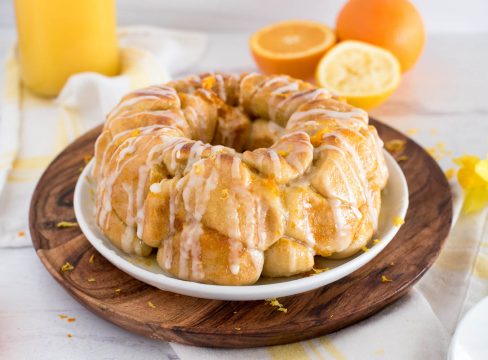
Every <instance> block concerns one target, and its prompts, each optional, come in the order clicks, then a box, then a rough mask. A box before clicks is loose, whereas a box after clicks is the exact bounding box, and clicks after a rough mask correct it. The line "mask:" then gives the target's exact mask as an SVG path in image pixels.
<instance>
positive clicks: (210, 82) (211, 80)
mask: <svg viewBox="0 0 488 360" xmlns="http://www.w3.org/2000/svg"><path fill="white" fill-rule="evenodd" d="M215 83H216V79H215V77H213V76H206V77H204V78H203V79H202V87H203V88H204V89H207V90H210V89H211V88H213V86H214V85H215Z"/></svg>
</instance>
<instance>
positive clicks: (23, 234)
mask: <svg viewBox="0 0 488 360" xmlns="http://www.w3.org/2000/svg"><path fill="white" fill-rule="evenodd" d="M17 235H18V236H20V237H23V236H25V231H22V230H21V231H19V232H18V233H17Z"/></svg>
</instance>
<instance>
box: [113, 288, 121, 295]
mask: <svg viewBox="0 0 488 360" xmlns="http://www.w3.org/2000/svg"><path fill="white" fill-rule="evenodd" d="M114 291H115V295H120V292H121V291H122V290H121V289H120V288H117V289H115V290H114Z"/></svg>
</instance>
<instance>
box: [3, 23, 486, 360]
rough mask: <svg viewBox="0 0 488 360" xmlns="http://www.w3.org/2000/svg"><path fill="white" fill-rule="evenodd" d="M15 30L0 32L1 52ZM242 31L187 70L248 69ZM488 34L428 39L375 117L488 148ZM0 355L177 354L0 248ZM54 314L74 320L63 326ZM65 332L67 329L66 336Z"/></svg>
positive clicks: (462, 145)
mask: <svg viewBox="0 0 488 360" xmlns="http://www.w3.org/2000/svg"><path fill="white" fill-rule="evenodd" d="M12 36H13V31H12V30H0V57H1V58H3V57H4V56H5V52H6V50H7V44H8V43H9V41H10V39H11V38H12ZM247 37H248V34H246V33H234V34H225V35H224V34H217V33H210V36H209V40H210V41H209V48H208V51H207V54H206V56H205V57H204V58H203V59H202V60H201V62H200V63H199V65H198V66H197V67H195V68H194V69H192V71H191V72H200V71H207V70H224V71H236V70H237V71H241V70H250V69H253V62H252V59H251V57H250V55H249V53H248V50H247ZM487 64H488V33H474V34H443V35H434V36H430V37H429V39H428V43H427V47H426V50H425V52H424V55H423V57H422V59H421V61H420V62H419V64H418V65H417V66H416V68H414V70H412V71H411V72H409V73H408V74H406V76H405V77H404V79H403V82H402V84H401V86H400V88H399V89H398V91H397V92H396V93H395V94H394V96H393V97H392V98H391V99H390V101H388V103H386V104H385V105H383V106H381V107H379V108H377V109H375V110H374V111H372V115H373V116H375V117H377V118H378V119H380V120H382V121H384V122H386V123H388V124H389V125H391V126H393V127H395V128H397V129H400V130H402V131H404V132H409V133H412V134H413V133H415V134H413V135H412V136H413V138H414V139H416V140H417V141H418V142H419V143H420V144H422V145H424V146H426V147H435V146H442V145H437V144H445V146H446V149H447V150H448V151H452V153H453V155H450V156H445V157H444V158H442V159H440V163H441V164H442V166H443V167H444V168H447V167H451V166H452V163H451V160H450V159H451V158H452V156H455V155H459V154H461V153H471V154H476V155H479V156H483V157H484V156H486V153H487V152H488V100H487V93H488V86H487V82H488V65H487ZM0 289H1V291H0V358H2V359H31V358H35V359H87V358H93V359H134V358H144V359H177V356H176V355H175V353H174V352H173V350H172V349H171V347H170V346H169V345H168V344H165V343H161V342H158V341H154V340H150V339H146V338H143V337H141V336H138V335H134V334H131V333H129V332H127V331H125V330H122V329H120V328H118V327H117V326H115V325H112V324H111V323H108V322H106V321H105V320H103V319H100V318H98V317H97V316H95V315H94V314H92V313H91V312H89V311H87V310H86V309H84V308H83V307H82V306H81V305H79V304H78V303H77V302H76V301H75V300H73V298H71V296H69V295H68V294H67V293H66V292H65V291H64V290H63V289H62V288H61V287H60V286H59V285H58V284H57V283H56V282H55V281H54V279H52V278H51V276H50V275H49V274H48V272H47V271H45V269H44V268H43V266H42V265H41V263H40V261H39V259H38V258H37V256H36V254H35V252H34V251H33V249H32V248H22V249H0ZM59 314H64V315H68V316H70V317H74V318H76V321H75V322H71V323H68V322H67V321H66V320H62V319H59V318H58V315H59ZM68 334H72V337H71V338H69V337H68Z"/></svg>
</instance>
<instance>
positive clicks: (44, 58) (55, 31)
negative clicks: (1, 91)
mask: <svg viewBox="0 0 488 360" xmlns="http://www.w3.org/2000/svg"><path fill="white" fill-rule="evenodd" d="M15 12H16V17H17V32H18V56H19V60H20V66H21V74H22V81H23V83H24V84H25V85H26V86H27V88H29V89H30V90H31V91H32V92H34V93H36V94H38V95H42V96H56V95H57V94H58V93H59V91H60V90H61V88H62V87H63V85H64V83H65V82H66V80H67V79H68V78H69V77H70V76H71V75H73V74H76V73H79V72H84V71H95V72H98V73H101V74H105V75H109V76H111V75H116V74H117V73H118V72H119V48H118V44H117V35H116V15H115V0H77V1H70V0H15Z"/></svg>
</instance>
